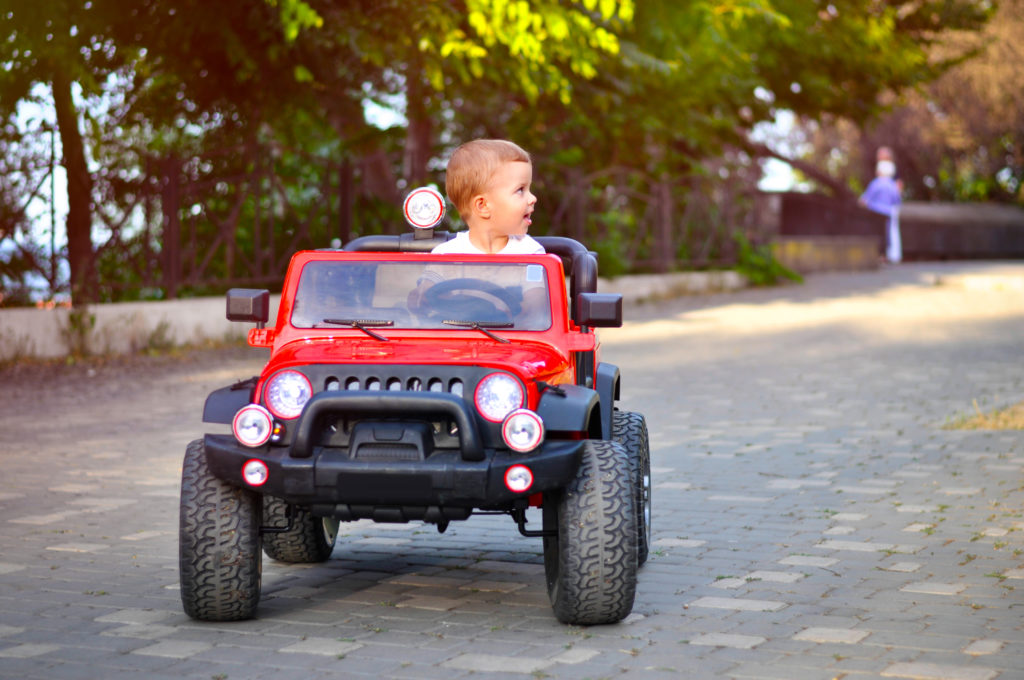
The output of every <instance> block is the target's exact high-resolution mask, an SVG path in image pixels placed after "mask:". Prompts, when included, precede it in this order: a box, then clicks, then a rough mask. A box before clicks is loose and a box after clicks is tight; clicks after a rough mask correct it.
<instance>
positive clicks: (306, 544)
mask: <svg viewBox="0 0 1024 680" xmlns="http://www.w3.org/2000/svg"><path fill="white" fill-rule="evenodd" d="M287 525H288V504H287V503H286V502H285V501H283V500H282V499H280V498H277V497H276V496H264V497H263V526H265V527H284V526H287ZM337 536H338V520H335V519H326V518H323V517H314V516H313V515H311V514H309V511H308V510H305V509H303V508H298V507H297V508H295V519H294V521H293V523H292V528H291V529H290V530H289V531H282V532H267V533H265V534H263V552H265V553H267V557H269V558H271V559H273V560H278V561H279V562H292V563H294V564H312V563H314V562H323V561H325V560H326V559H327V558H329V557H330V556H331V551H332V550H334V540H335V538H337Z"/></svg>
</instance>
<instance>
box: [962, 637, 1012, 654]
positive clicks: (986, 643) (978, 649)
mask: <svg viewBox="0 0 1024 680" xmlns="http://www.w3.org/2000/svg"><path fill="white" fill-rule="evenodd" d="M1002 648H1003V642H1002V640H975V641H974V642H972V643H971V644H969V645H967V646H966V647H964V654H970V655H971V656H984V655H988V654H995V653H997V652H998V651H999V650H1001V649H1002Z"/></svg>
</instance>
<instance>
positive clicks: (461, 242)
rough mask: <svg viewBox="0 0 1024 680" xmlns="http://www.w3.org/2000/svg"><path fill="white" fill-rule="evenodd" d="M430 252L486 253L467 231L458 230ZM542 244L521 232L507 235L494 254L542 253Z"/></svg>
mask: <svg viewBox="0 0 1024 680" xmlns="http://www.w3.org/2000/svg"><path fill="white" fill-rule="evenodd" d="M430 252H432V253H436V254H438V255H448V254H450V253H458V254H462V255H486V254H487V253H485V252H484V251H482V250H480V249H479V248H477V247H476V246H475V245H473V242H472V241H470V240H469V232H468V231H460V232H459V233H457V234H455V238H453V239H450V240H448V241H445V242H444V243H442V244H441V245H439V246H435V247H434V249H433V250H431V251H430ZM543 254H544V246H542V245H541V244H539V243H537V241H535V240H534V239H532V238H530V236H529V234H523V235H522V236H509V237H508V243H507V244H505V247H504V248H502V249H501V250H499V251H498V252H497V253H496V255H543Z"/></svg>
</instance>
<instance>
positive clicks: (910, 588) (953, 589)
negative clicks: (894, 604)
mask: <svg viewBox="0 0 1024 680" xmlns="http://www.w3.org/2000/svg"><path fill="white" fill-rule="evenodd" d="M965 588H967V586H966V585H965V584H962V583H930V582H923V583H911V584H910V585H907V586H903V587H902V588H900V590H901V591H902V592H904V593H923V594H927V595H957V594H959V593H961V592H963V591H964V589H965Z"/></svg>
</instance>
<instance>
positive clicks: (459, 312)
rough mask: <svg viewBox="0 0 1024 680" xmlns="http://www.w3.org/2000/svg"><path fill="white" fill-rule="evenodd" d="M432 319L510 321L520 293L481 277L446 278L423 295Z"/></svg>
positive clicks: (516, 312)
mask: <svg viewBox="0 0 1024 680" xmlns="http://www.w3.org/2000/svg"><path fill="white" fill-rule="evenodd" d="M422 304H423V306H424V307H425V308H426V310H427V313H428V314H429V315H430V316H431V317H433V318H441V317H444V318H445V319H457V320H460V321H511V320H512V319H513V317H515V316H516V315H517V314H519V312H520V311H521V310H522V295H521V294H520V295H518V296H517V295H516V294H515V293H514V292H513V291H510V290H509V289H507V288H502V287H501V286H499V285H498V284H496V283H491V282H490V281H485V280H483V279H472V278H460V279H448V280H447V281H441V282H439V283H435V284H434V285H433V286H431V287H430V288H428V289H427V290H426V292H425V293H424V294H423V303H422Z"/></svg>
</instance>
